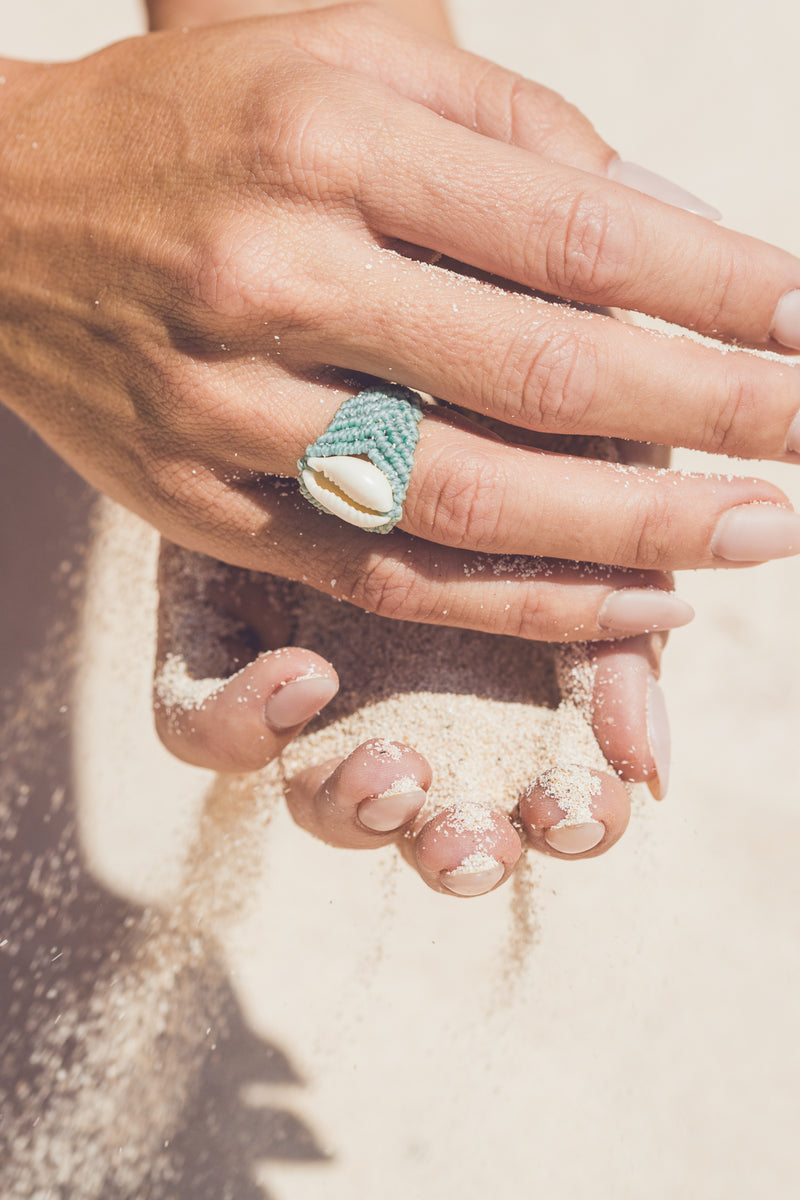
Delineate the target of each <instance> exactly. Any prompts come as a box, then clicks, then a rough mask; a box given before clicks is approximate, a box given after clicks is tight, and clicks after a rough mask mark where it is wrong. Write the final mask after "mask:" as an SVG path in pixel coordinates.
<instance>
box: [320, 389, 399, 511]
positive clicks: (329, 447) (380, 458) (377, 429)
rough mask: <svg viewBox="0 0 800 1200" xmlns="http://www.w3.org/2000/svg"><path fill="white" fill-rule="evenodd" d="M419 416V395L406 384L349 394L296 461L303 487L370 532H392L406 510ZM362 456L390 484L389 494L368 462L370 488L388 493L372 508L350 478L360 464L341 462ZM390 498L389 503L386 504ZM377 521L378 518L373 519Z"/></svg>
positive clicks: (326, 507) (322, 504) (323, 505)
mask: <svg viewBox="0 0 800 1200" xmlns="http://www.w3.org/2000/svg"><path fill="white" fill-rule="evenodd" d="M421 418H422V402H421V400H420V398H419V396H418V395H417V393H416V392H412V391H411V390H410V389H409V388H405V387H396V386H392V385H389V384H387V385H386V386H384V387H375V388H367V389H366V391H363V392H359V393H358V395H357V396H352V397H351V398H350V399H349V400H345V402H344V403H343V404H342V405H341V406H340V408H339V409H338V411H337V413H336V415H335V416H334V418H333V420H332V421H331V423H330V424H329V425H328V427H327V429H326V430H325V432H324V433H323V434H322V435H321V436H320V437H318V438H317V440H316V441H315V442H314V443H313V445H311V446H309V447H308V449H307V450H306V452H305V454H304V455H303V457H302V458H301V459H300V461H299V462H298V464H297V466H298V470H299V478H300V491H301V492H302V493H303V495H304V496H305V498H306V500H308V501H310V503H311V504H313V505H314V507H315V508H318V509H320V510H321V511H322V512H327V513H331V514H332V515H334V516H338V517H340V518H341V519H342V520H344V521H348V522H349V523H350V524H353V525H358V526H360V527H361V528H367V529H369V531H370V532H371V533H389V531H390V530H391V529H393V528H394V526H395V525H396V524H397V522H398V521H399V520H400V517H401V515H402V511H403V501H404V500H405V496H406V491H407V489H408V482H409V479H410V478H411V468H412V467H413V465H414V451H415V449H416V446H417V442H418V440H419V422H420V420H421ZM361 456H366V457H367V458H368V459H369V461H370V462H371V463H372V464H373V465H374V466H375V467H377V468H378V471H379V472H381V474H382V475H383V476H385V480H386V481H388V484H389V485H390V486H391V496H390V497H389V493H388V488H387V487H386V483H385V481H383V480H381V478H380V476H378V475H376V473H375V472H374V471H371V470H370V468H367V471H368V472H369V475H370V479H369V485H368V490H369V489H371V491H370V493H369V494H373V493H374V492H375V490H376V489H377V491H378V492H380V491H381V488H383V490H384V491H385V492H386V496H387V498H388V499H387V500H384V501H383V502H382V503H381V505H380V507H378V508H377V509H374V510H373V509H371V508H370V506H369V505H368V504H366V502H365V501H364V500H363V498H362V499H361V500H360V501H359V500H353V499H352V489H351V488H350V485H349V482H348V481H349V479H350V476H351V474H352V470H353V468H355V470H356V473H357V472H358V469H359V464H358V463H346V462H345V463H343V462H342V460H343V459H354V458H356V459H357V458H359V457H361ZM324 459H334V460H335V461H334V462H332V463H331V464H330V465H329V466H327V465H326V464H325V463H324V462H322V463H321V462H320V460H324ZM309 460H311V462H310V461H309ZM312 464H313V465H312ZM362 465H363V464H362ZM376 480H377V484H376V482H375V481H376ZM332 488H333V489H334V490H335V493H336V494H335V495H334V494H333V491H331V489H332ZM309 489H312V490H313V491H314V492H315V493H316V494H312V490H309ZM348 489H349V490H348ZM389 503H391V507H388V504H389ZM380 518H383V519H382V520H380ZM376 521H380V523H378V524H375V522H376Z"/></svg>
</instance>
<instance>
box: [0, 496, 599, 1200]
mask: <svg viewBox="0 0 800 1200" xmlns="http://www.w3.org/2000/svg"><path fill="white" fill-rule="evenodd" d="M105 511H106V512H107V514H109V513H110V514H111V523H110V529H111V534H110V537H109V539H108V542H107V544H105V545H104V541H103V539H104V536H105V535H106V533H108V531H107V530H106V531H103V530H102V529H101V531H100V537H99V553H101V554H102V553H108V552H109V548H110V547H112V548H113V549H112V552H113V553H115V554H116V555H117V558H118V563H117V565H118V568H119V569H118V571H117V573H116V581H118V580H119V578H122V577H124V578H126V579H130V577H131V572H133V571H135V570H137V569H138V570H139V571H141V570H142V566H141V562H139V565H138V567H137V565H136V563H137V560H142V559H144V560H146V559H147V558H148V553H150V552H151V550H152V543H151V541H150V535H149V534H148V533H147V532H146V531H140V532H139V533H138V534H137V533H136V530H137V529H138V523H137V522H136V521H135V520H134V519H133V518H130V517H128V516H127V515H125V514H120V513H118V512H115V511H114V510H113V509H112V508H111V507H110V506H105ZM120 529H123V530H125V531H126V532H128V533H131V532H132V533H133V536H132V539H129V543H127V544H126V547H125V549H124V550H123V549H121V546H122V539H120V536H119V531H120ZM148 547H149V550H148ZM95 552H96V553H98V550H96V551H95ZM505 566H506V568H507V569H508V570H509V571H511V572H512V573H513V568H514V564H513V563H511V562H509V563H506V564H505ZM522 569H525V570H530V569H531V564H530V563H529V562H528V563H522V562H521V563H520V570H522ZM227 572H228V569H227V568H224V567H221V566H220V565H219V564H216V563H213V562H212V561H211V560H208V559H204V558H202V557H199V556H194V555H190V554H185V553H183V552H180V553H179V554H178V555H177V557H176V559H175V570H174V571H173V574H172V577H171V580H170V587H171V589H172V595H171V597H170V598H171V601H172V615H173V625H172V629H171V631H170V638H171V643H170V650H171V653H170V654H168V655H167V657H166V660H165V667H164V669H163V670H162V674H161V677H160V678H159V680H158V687H157V690H158V693H159V695H160V696H161V700H162V702H164V703H168V704H169V705H171V706H172V707H173V708H175V707H182V708H186V709H189V710H192V709H197V708H198V707H200V706H202V705H203V704H204V703H205V702H206V701H207V699H208V697H209V696H210V695H211V694H213V692H214V691H215V690H216V689H217V688H218V687H219V686H221V681H222V680H223V679H224V675H225V671H224V663H225V659H226V653H225V647H226V645H227V644H228V643H229V642H230V640H231V639H234V640H235V639H236V638H237V635H238V634H240V633H241V630H240V629H238V628H237V626H236V623H235V622H228V621H227V620H226V619H225V618H220V616H219V614H218V612H217V611H216V610H215V608H214V606H213V605H212V604H211V603H210V599H209V594H208V592H209V587H210V585H213V586H211V589H210V590H211V592H212V593H213V594H214V595H218V594H219V586H220V585H223V586H224V585H225V583H226V580H227ZM258 584H259V586H260V587H261V588H262V589H263V591H264V597H265V600H266V601H268V602H269V603H271V604H272V605H273V606H276V605H278V606H281V607H282V608H283V610H284V612H286V613H287V614H289V615H290V618H291V624H292V627H293V630H292V635H293V636H292V640H294V641H296V642H297V644H299V645H303V646H307V647H309V648H311V649H314V650H316V651H317V652H318V653H320V654H322V655H324V656H325V657H327V658H330V659H331V660H332V661H333V662H335V664H336V667H337V671H338V673H339V677H340V680H341V688H340V691H339V693H338V695H337V696H336V697H335V698H334V700H333V701H332V702H331V703H330V704H329V705H328V706H327V708H326V709H325V710H324V712H323V713H322V714H321V715H320V716H319V717H318V718H317V719H316V720H315V721H314V722H312V723H311V724H310V725H309V726H308V728H307V729H306V731H305V732H304V733H303V735H302V736H300V737H298V738H297V739H296V740H295V742H294V743H293V744H292V745H291V747H290V748H289V749H288V750H287V751H286V752H285V753H284V755H283V759H282V762H280V763H276V764H273V765H272V766H270V767H268V768H266V769H265V770H264V771H262V772H259V773H257V774H255V775H252V776H228V777H224V776H220V777H218V778H217V780H216V781H215V782H214V783H213V784H212V786H211V787H210V789H209V791H208V793H207V795H206V799H205V802H204V806H203V811H202V814H201V816H200V822H199V826H198V828H197V830H196V833H195V835H194V840H193V844H192V846H191V847H190V850H189V853H188V855H187V856H186V858H185V860H184V863H183V867H182V874H181V877H180V880H179V882H178V885H177V887H176V889H175V892H174V894H173V895H172V896H171V898H170V901H169V907H168V909H165V910H164V911H160V910H157V909H156V910H152V909H145V910H143V911H141V910H135V909H131V908H130V907H129V906H124V907H123V909H122V911H117V909H116V908H115V907H114V905H113V904H111V903H110V898H107V897H104V895H103V892H102V889H99V888H98V886H97V885H96V884H95V883H94V881H93V880H92V879H91V877H90V876H89V875H88V874H87V872H86V870H85V868H84V867H83V864H82V862H81V857H80V853H79V851H78V842H77V837H76V831H75V829H74V826H73V821H72V818H71V816H70V817H69V818H68V819H65V822H64V825H63V832H62V836H61V843H60V845H59V847H58V850H57V853H55V854H51V855H50V857H49V858H48V860H47V862H46V863H45V862H44V860H43V864H42V865H41V869H40V871H39V874H38V875H36V872H35V871H33V872H32V871H30V869H29V868H27V867H25V866H24V863H21V862H20V861H19V859H18V858H17V864H18V867H20V868H21V869H15V871H12V873H11V875H10V876H9V880H8V883H9V885H10V887H9V890H10V892H13V891H14V889H15V888H16V889H17V893H18V899H17V900H15V899H14V898H13V896H10V898H8V899H7V901H6V906H5V907H6V911H7V912H11V911H12V910H14V911H16V914H17V915H16V917H15V919H14V920H13V921H12V923H11V925H10V926H9V930H10V932H11V934H12V937H11V940H10V942H8V943H7V945H6V947H5V951H4V952H5V954H6V955H7V956H8V958H9V961H10V964H11V981H12V989H13V990H14V991H18V993H19V1000H18V1001H15V1004H14V1007H13V1011H12V1014H11V1015H12V1018H13V1020H12V1022H11V1025H10V1027H9V1031H8V1039H7V1041H6V1067H7V1070H8V1072H9V1075H8V1077H7V1078H8V1080H9V1082H10V1083H11V1087H12V1089H13V1087H14V1086H15V1081H16V1093H15V1094H13V1093H9V1094H8V1103H7V1104H4V1112H5V1113H6V1114H7V1117H6V1122H5V1132H4V1137H5V1140H6V1148H7V1150H8V1151H9V1152H10V1153H9V1156H8V1163H9V1165H8V1169H7V1170H6V1171H5V1174H4V1176H3V1182H4V1194H5V1195H7V1196H9V1198H10V1200H12V1198H13V1200H51V1198H55V1197H58V1196H63V1195H69V1196H70V1197H71V1200H100V1198H101V1197H102V1200H109V1197H113V1198H114V1200H116V1198H117V1197H120V1198H122V1197H124V1198H126V1200H130V1198H131V1197H134V1196H136V1197H139V1196H144V1195H147V1196H148V1197H150V1200H161V1198H162V1197H163V1198H165V1200H166V1198H167V1197H170V1196H171V1195H173V1194H174V1189H175V1186H176V1182H177V1181H178V1180H180V1179H185V1177H186V1172H187V1170H189V1169H190V1168H189V1167H187V1161H189V1157H190V1156H187V1151H186V1144H185V1138H186V1134H185V1130H186V1129H187V1122H189V1124H191V1125H192V1126H193V1127H194V1134H195V1145H196V1144H197V1143H202V1142H203V1139H204V1138H205V1139H206V1140H207V1141H209V1144H213V1134H214V1130H213V1127H211V1126H210V1127H209V1128H208V1129H206V1128H205V1127H204V1126H203V1125H202V1120H201V1119H199V1118H198V1116H197V1109H196V1107H195V1108H193V1107H192V1106H193V1104H194V1103H195V1099H196V1097H197V1095H198V1094H199V1093H198V1089H199V1088H200V1080H201V1076H202V1073H203V1071H204V1070H205V1069H206V1064H207V1063H208V1062H209V1061H210V1059H211V1058H213V1054H214V1049H215V1046H216V1044H217V1042H218V1041H219V1040H221V1039H223V1038H224V1036H225V1026H226V1022H229V1021H230V1015H229V1012H228V1011H227V1009H226V1004H225V997H226V995H228V993H227V992H226V985H225V977H224V969H223V968H222V967H221V966H220V953H221V951H220V947H221V946H222V945H224V942H225V939H226V937H227V936H228V935H229V933H230V931H231V929H232V928H234V927H235V926H236V924H237V922H238V921H239V920H240V919H241V918H242V916H243V914H245V913H246V909H247V903H248V899H249V896H250V894H251V892H252V885H253V883H254V881H255V880H256V879H257V877H258V874H259V872H260V871H261V870H263V863H264V857H265V846H266V841H267V838H268V829H269V819H270V814H271V812H272V811H273V809H274V806H275V805H276V804H279V803H280V802H281V796H282V790H283V780H284V778H285V777H286V776H287V775H290V774H292V773H293V772H294V771H296V770H297V769H299V768H300V767H302V766H304V765H307V764H309V763H312V762H317V761H319V760H320V759H324V758H330V757H334V756H339V755H343V754H346V753H348V752H349V751H350V750H351V749H353V748H354V747H355V746H356V745H358V744H360V743H362V742H365V741H373V742H376V741H383V742H390V741H391V742H394V741H401V742H407V743H409V744H411V745H413V746H415V747H416V748H417V749H418V750H420V751H421V752H422V753H423V754H424V755H425V756H426V757H427V758H428V759H429V760H430V763H431V766H432V768H433V773H434V784H433V786H432V788H431V791H430V796H429V810H430V812H434V811H439V810H441V809H443V808H450V809H452V810H454V813H455V814H456V816H457V818H458V819H459V820H461V821H462V822H463V827H464V828H468V829H470V830H472V831H475V832H476V834H477V835H478V837H477V839H476V850H475V853H474V854H473V855H472V856H471V858H470V861H469V862H468V864H467V865H468V866H469V867H471V868H472V869H476V868H477V869H480V867H481V865H482V863H481V846H480V831H481V829H482V828H483V827H484V826H485V824H486V819H487V816H488V813H489V811H490V809H491V808H497V809H500V810H501V811H503V812H505V813H512V812H513V810H514V807H515V805H516V803H517V798H518V795H519V793H520V791H521V790H522V789H523V788H524V787H525V786H526V785H527V784H528V783H529V782H530V781H531V780H532V779H533V778H534V777H536V776H538V775H540V774H541V773H542V772H544V771H548V770H550V772H551V773H550V776H549V784H548V787H549V788H555V789H556V791H557V794H558V797H559V798H560V799H561V800H562V801H563V805H562V806H563V808H564V811H565V813H566V817H565V820H567V821H570V820H575V821H580V820H581V819H584V809H583V808H582V805H581V803H580V802H576V801H575V795H576V794H577V793H576V780H577V781H578V782H579V781H580V779H581V778H585V777H586V774H587V772H586V771H585V768H586V767H603V765H604V760H603V756H602V754H601V752H600V750H599V748H598V746H597V744H596V742H595V740H594V736H593V734H592V731H591V726H590V723H589V717H588V699H589V696H590V693H591V684H592V672H591V668H590V666H589V663H588V658H587V656H586V654H585V652H584V651H583V650H582V649H581V648H579V647H571V648H570V647H564V648H560V649H553V648H550V647H546V646H541V645H537V644H530V643H521V642H520V641H519V640H517V639H513V638H489V637H488V636H486V635H481V634H476V633H469V632H463V631H457V630H452V629H443V628H437V627H432V626H423V625H412V624H399V623H396V622H390V621H387V620H384V619H381V618H379V617H375V616H371V615H367V614H364V613H362V612H360V611H359V610H357V609H355V608H353V607H352V606H351V605H348V604H346V603H340V602H337V601H335V600H332V599H330V598H328V597H325V596H322V595H320V594H319V593H316V592H314V591H311V590H309V589H307V588H305V587H303V586H301V585H294V584H289V583H285V582H281V581H278V580H273V579H271V578H269V577H259V578H258ZM114 586H117V582H115V585H114ZM150 586H152V585H150ZM111 603H113V598H112V597H111V596H108V595H105V596H104V595H100V596H98V597H96V598H95V604H96V606H97V607H98V609H99V610H101V611H102V608H103V606H104V605H108V604H111ZM278 653H279V651H278ZM67 658H68V656H66V655H65V643H64V641H63V639H61V640H57V641H56V642H55V643H54V645H53V647H52V654H51V663H50V668H51V674H50V675H49V676H48V665H47V664H43V665H44V671H43V674H44V676H45V677H46V681H45V683H44V684H40V685H38V686H39V687H40V689H41V687H44V691H43V692H42V694H41V698H40V699H39V701H38V704H39V707H40V708H41V709H42V710H43V711H44V712H48V711H50V709H51V706H52V702H53V695H54V693H57V692H58V689H59V687H60V686H61V685H60V684H59V683H58V678H59V676H58V674H57V673H56V672H55V671H53V670H52V662H53V661H57V662H61V663H62V667H63V666H65V665H66V660H67ZM62 674H63V671H62ZM23 707H24V706H23ZM22 726H24V728H22V727H21V729H20V737H19V739H18V753H16V754H13V753H12V756H11V760H10V763H15V764H16V766H15V770H16V771H18V770H19V768H20V763H22V762H24V761H25V760H28V761H30V756H31V755H32V754H34V752H35V744H36V739H37V736H39V734H38V733H37V725H36V722H35V721H32V720H31V719H30V715H29V716H28V719H27V722H25V721H23V723H22ZM12 741H13V739H12ZM7 744H8V742H7ZM9 770H10V764H9V765H7V767H6V776H5V783H6V784H7V785H8V787H7V793H8V795H9V796H15V797H16V804H17V806H18V808H20V810H22V809H24V807H25V805H26V804H27V803H28V800H27V795H28V793H27V790H26V784H25V781H24V778H23V777H22V776H19V775H18V774H15V775H14V776H13V777H12V776H11V775H10V774H9ZM399 774H402V771H400V772H399ZM397 785H398V786H400V785H402V779H401V778H398V780H397ZM577 792H578V793H579V792H580V787H578V789H577ZM47 804H48V802H46V801H45V807H47ZM570 805H572V807H570ZM59 806H61V807H64V805H63V789H62V790H61V791H60V792H59V791H58V790H57V789H56V790H54V792H53V799H52V802H51V803H50V804H49V811H51V812H53V813H55V812H57V810H58V809H59ZM39 819H40V820H44V821H45V822H46V821H47V820H48V819H49V818H48V817H47V816H46V814H45V815H44V816H42V815H41V814H40V817H39ZM11 832H12V830H11V826H10V825H9V827H8V828H7V830H6V837H7V840H8V849H9V854H10V856H12V857H11V859H10V861H12V862H13V861H14V857H13V856H14V855H15V853H16V852H15V851H14V848H13V844H12V841H13V839H11V837H10V833H11ZM34 866H35V864H34ZM42 871H44V872H45V873H46V875H47V887H46V895H44V894H43V893H42V886H43V885H42V882H41V879H40V875H41V874H42ZM518 874H519V875H520V877H522V876H523V872H522V871H520V870H519V868H518ZM34 875H36V878H34ZM15 877H19V878H18V885H19V886H18V887H17V884H15V883H14V878H15ZM526 882H527V880H526ZM420 886H423V885H422V884H420ZM20 897H21V899H20ZM517 901H519V891H517ZM446 902H447V901H444V900H443V903H446ZM473 903H480V901H473ZM54 904H56V905H57V909H56V910H54V909H53V905H54ZM15 905H16V908H15ZM532 905H534V906H535V895H532V893H531V892H530V890H529V889H528V890H526V892H525V903H524V905H523V907H522V909H519V905H518V904H517V906H516V908H517V911H516V913H515V916H516V921H517V925H518V927H520V928H521V929H523V930H524V931H526V932H527V934H530V931H531V930H532V929H533V928H534V925H535V915H534V912H533V909H532V907H531V906H532ZM42 911H46V912H47V913H48V918H47V928H46V929H45V930H43V932H42V933H41V935H38V934H34V941H36V942H37V943H38V942H41V943H42V945H41V950H40V951H37V955H38V957H37V960H36V962H34V961H33V959H32V958H31V954H29V953H28V952H27V951H25V949H24V947H25V944H26V939H27V940H28V942H30V936H31V934H33V933H34V930H35V928H36V924H35V923H36V920H37V914H38V913H40V912H42ZM54 912H56V913H57V915H55V916H53V915H52V914H53V913H54ZM98 920H100V923H101V924H103V922H105V923H106V924H108V925H109V929H108V930H106V931H105V932H102V933H100V932H98V930H99V926H98V925H97V922H98ZM523 940H524V939H523ZM102 947H105V949H102ZM15 980H16V982H15ZM15 1014H16V1016H15ZM226 1014H227V1015H226ZM20 1031H21V1034H20ZM189 1114H191V1115H189ZM217 1119H218V1118H217V1116H216V1115H215V1116H213V1118H209V1120H217ZM209 1130H210V1131H209ZM205 1152H206V1151H204V1153H205ZM228 1169H229V1170H232V1169H233V1168H231V1166H230V1164H228ZM215 1178H217V1177H216V1176H214V1175H210V1176H209V1179H210V1180H211V1183H209V1184H208V1188H211V1187H212V1186H213V1180H214V1179H215ZM65 1189H66V1190H65ZM222 1194H223V1193H222V1192H219V1193H218V1194H217V1195H216V1196H214V1197H213V1200H219V1196H221V1195H222ZM225 1194H227V1193H225ZM195 1195H196V1197H197V1200H212V1194H211V1191H207V1190H206V1185H205V1184H202V1183H200V1182H198V1184H197V1186H196V1188H195Z"/></svg>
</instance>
